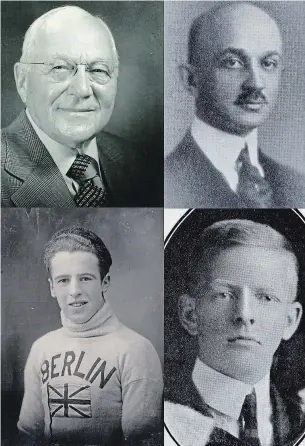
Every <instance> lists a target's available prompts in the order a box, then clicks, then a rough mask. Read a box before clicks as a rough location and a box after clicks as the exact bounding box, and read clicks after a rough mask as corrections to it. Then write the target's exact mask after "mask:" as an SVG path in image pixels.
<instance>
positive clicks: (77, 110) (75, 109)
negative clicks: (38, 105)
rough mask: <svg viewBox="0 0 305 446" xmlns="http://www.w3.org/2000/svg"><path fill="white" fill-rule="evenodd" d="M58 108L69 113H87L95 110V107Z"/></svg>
mask: <svg viewBox="0 0 305 446" xmlns="http://www.w3.org/2000/svg"><path fill="white" fill-rule="evenodd" d="M60 110H62V111H65V112H69V113H88V112H93V111H95V110H96V108H60Z"/></svg>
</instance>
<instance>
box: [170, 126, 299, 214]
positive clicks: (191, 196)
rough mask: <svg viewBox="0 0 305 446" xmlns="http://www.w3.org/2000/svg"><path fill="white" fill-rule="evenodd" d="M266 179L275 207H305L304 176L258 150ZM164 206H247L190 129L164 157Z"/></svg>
mask: <svg viewBox="0 0 305 446" xmlns="http://www.w3.org/2000/svg"><path fill="white" fill-rule="evenodd" d="M259 162H260V163H261V165H262V167H263V169H264V172H265V178H266V180H267V181H268V182H269V184H270V186H271V188H272V191H273V202H274V206H273V207H274V208H286V207H287V208H288V207H289V208H293V207H296V208H304V207H305V177H303V176H302V175H301V174H299V173H297V172H295V171H293V170H292V169H290V168H289V167H286V166H282V165H281V164H279V163H277V162H275V161H274V160H272V159H271V158H269V157H267V156H266V155H264V154H263V153H262V152H261V151H259ZM164 180H165V181H164V205H165V206H166V207H177V208H196V207H197V208H200V207H202V208H244V207H247V206H246V205H245V203H244V202H243V201H242V200H241V198H240V197H238V195H237V194H235V193H234V192H233V191H232V190H231V188H230V187H229V185H228V183H227V182H226V180H225V179H224V177H223V176H222V174H221V173H220V171H219V170H217V169H216V168H215V167H214V165H213V164H212V163H211V161H210V160H209V159H208V158H207V157H206V156H205V155H204V154H203V152H202V150H200V148H199V147H198V145H197V144H196V142H195V140H194V139H193V137H192V135H191V132H190V131H188V132H187V133H186V135H185V137H184V138H183V140H182V141H181V142H180V144H179V145H178V146H177V148H176V149H175V150H174V151H173V152H172V153H171V154H170V155H169V156H168V157H167V159H166V160H165V170H164Z"/></svg>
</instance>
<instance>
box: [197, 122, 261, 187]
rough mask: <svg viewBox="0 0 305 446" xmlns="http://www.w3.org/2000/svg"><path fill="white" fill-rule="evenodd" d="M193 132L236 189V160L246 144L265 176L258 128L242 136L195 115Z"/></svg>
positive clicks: (207, 154)
mask: <svg viewBox="0 0 305 446" xmlns="http://www.w3.org/2000/svg"><path fill="white" fill-rule="evenodd" d="M191 134H192V136H193V138H194V140H195V142H196V143H197V145H198V146H199V148H200V149H201V150H202V152H203V153H204V154H205V155H206V156H207V157H208V159H209V160H210V161H211V162H212V164H213V165H214V166H215V167H216V169H217V170H219V171H220V172H221V173H222V174H223V176H224V177H225V179H226V180H227V182H228V183H229V185H230V187H231V189H233V190H234V191H236V187H237V183H238V174H237V164H236V161H237V158H238V156H239V154H240V151H241V150H242V149H243V148H244V147H245V145H246V144H247V145H248V150H249V156H250V160H251V163H252V164H253V165H254V166H255V167H257V168H258V169H259V171H260V174H261V175H262V176H264V172H263V169H262V167H261V165H260V164H259V161H258V149H257V130H253V131H252V132H250V133H248V135H246V136H242V137H241V136H237V135H232V134H230V133H226V132H223V131H222V130H219V129H216V128H215V127H212V126H211V125H209V124H207V123H206V122H203V121H201V120H200V119H199V118H197V116H195V118H194V120H193V123H192V126H191Z"/></svg>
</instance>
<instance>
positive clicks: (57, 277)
mask: <svg viewBox="0 0 305 446" xmlns="http://www.w3.org/2000/svg"><path fill="white" fill-rule="evenodd" d="M82 276H90V277H93V278H94V279H96V275H95V274H92V273H80V274H77V277H82ZM64 277H71V274H60V275H59V276H55V277H54V280H58V279H63V278H64Z"/></svg>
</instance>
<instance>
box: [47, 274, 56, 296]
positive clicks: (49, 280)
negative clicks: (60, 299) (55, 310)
mask: <svg viewBox="0 0 305 446" xmlns="http://www.w3.org/2000/svg"><path fill="white" fill-rule="evenodd" d="M48 282H49V286H50V293H51V296H52V297H54V299H56V295H55V291H54V287H53V282H52V279H50V278H49V279H48Z"/></svg>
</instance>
